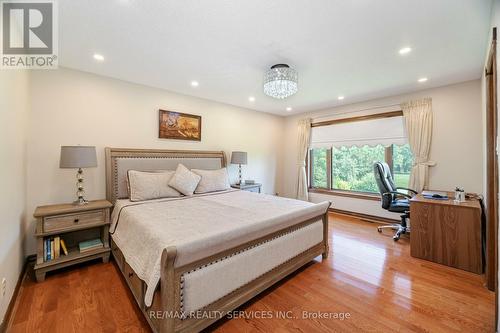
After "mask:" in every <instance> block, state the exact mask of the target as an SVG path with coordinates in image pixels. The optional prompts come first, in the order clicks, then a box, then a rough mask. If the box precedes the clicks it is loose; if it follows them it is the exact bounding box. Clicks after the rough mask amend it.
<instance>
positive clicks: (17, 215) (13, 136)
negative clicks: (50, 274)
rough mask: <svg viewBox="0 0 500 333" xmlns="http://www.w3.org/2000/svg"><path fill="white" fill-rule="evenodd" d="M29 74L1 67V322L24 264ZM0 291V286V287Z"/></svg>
mask: <svg viewBox="0 0 500 333" xmlns="http://www.w3.org/2000/svg"><path fill="white" fill-rule="evenodd" d="M28 78H29V74H28V73H27V72H23V71H14V70H4V71H2V73H1V74H0V156H1V159H2V160H1V161H2V162H1V163H0V184H1V189H0V212H1V214H2V217H1V219H0V282H1V280H2V279H3V278H6V280H7V285H6V286H7V288H6V293H5V296H2V295H1V293H0V321H3V319H4V316H5V312H6V310H7V307H8V305H9V301H10V299H11V297H12V294H13V292H14V288H15V286H16V283H17V280H18V278H19V274H20V272H21V270H22V266H23V263H24V254H23V230H24V227H23V221H24V216H25V207H26V126H27V116H28V110H29V104H28V100H29V98H28V89H29V85H28ZM0 290H1V286H0Z"/></svg>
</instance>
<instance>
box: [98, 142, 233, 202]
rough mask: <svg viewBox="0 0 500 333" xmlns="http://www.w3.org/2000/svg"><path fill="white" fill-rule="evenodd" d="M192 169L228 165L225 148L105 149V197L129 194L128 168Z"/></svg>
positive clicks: (117, 197) (152, 169)
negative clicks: (216, 149) (221, 149)
mask: <svg viewBox="0 0 500 333" xmlns="http://www.w3.org/2000/svg"><path fill="white" fill-rule="evenodd" d="M179 163H182V164H184V165H185V166H186V167H187V168H189V169H205V170H214V169H220V168H223V167H225V166H226V155H225V154H224V152H223V151H196V150H161V149H128V148H106V199H107V200H109V201H110V202H112V203H114V202H115V201H116V200H117V199H123V198H126V197H127V181H126V179H127V171H128V170H141V171H155V170H175V169H176V168H177V165H178V164H179Z"/></svg>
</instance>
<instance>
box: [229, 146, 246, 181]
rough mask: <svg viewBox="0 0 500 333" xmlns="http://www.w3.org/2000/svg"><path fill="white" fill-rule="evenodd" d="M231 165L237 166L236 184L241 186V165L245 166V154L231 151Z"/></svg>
mask: <svg viewBox="0 0 500 333" xmlns="http://www.w3.org/2000/svg"><path fill="white" fill-rule="evenodd" d="M231 164H238V184H239V185H241V165H242V164H247V153H246V152H244V151H233V153H232V154H231Z"/></svg>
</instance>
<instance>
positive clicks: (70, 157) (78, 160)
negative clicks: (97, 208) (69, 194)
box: [59, 146, 97, 205]
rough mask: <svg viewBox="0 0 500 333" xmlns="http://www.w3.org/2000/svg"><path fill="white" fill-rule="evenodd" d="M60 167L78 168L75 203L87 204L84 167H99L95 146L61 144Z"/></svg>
mask: <svg viewBox="0 0 500 333" xmlns="http://www.w3.org/2000/svg"><path fill="white" fill-rule="evenodd" d="M59 167H60V168H62V169H78V171H77V173H76V180H77V181H76V189H77V190H76V196H77V199H76V201H74V202H73V203H74V204H75V205H85V204H86V203H88V201H87V200H86V199H85V190H84V189H83V170H82V168H95V167H97V157H96V152H95V147H92V146H61V159H60V161H59Z"/></svg>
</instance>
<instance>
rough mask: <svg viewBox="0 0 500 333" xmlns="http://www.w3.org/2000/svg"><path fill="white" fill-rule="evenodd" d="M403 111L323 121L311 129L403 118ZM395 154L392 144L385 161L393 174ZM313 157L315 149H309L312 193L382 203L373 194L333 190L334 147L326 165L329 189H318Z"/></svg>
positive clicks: (308, 182) (310, 187)
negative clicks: (379, 119)
mask: <svg viewBox="0 0 500 333" xmlns="http://www.w3.org/2000/svg"><path fill="white" fill-rule="evenodd" d="M402 116H403V111H402V110H398V111H390V112H384V113H376V114H371V115H365V116H358V117H350V118H342V119H334V120H328V121H322V122H317V123H312V124H311V127H319V126H329V125H334V124H339V123H346V122H356V121H363V120H370V119H378V118H391V117H402ZM393 153H394V144H391V145H389V146H387V147H385V153H384V160H385V162H386V163H387V164H388V165H389V168H390V169H391V173H393V172H394V171H393V167H394V166H393ZM312 155H313V149H311V148H310V149H309V150H308V152H307V157H306V171H307V172H306V173H307V186H308V191H309V192H310V193H322V194H330V195H337V196H345V197H351V198H359V199H367V200H377V201H380V195H379V194H376V193H372V192H362V191H349V190H339V189H334V188H332V157H333V147H330V148H327V160H326V161H327V163H326V171H327V187H316V186H313V184H312V175H313V171H314V170H313V164H312Z"/></svg>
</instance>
